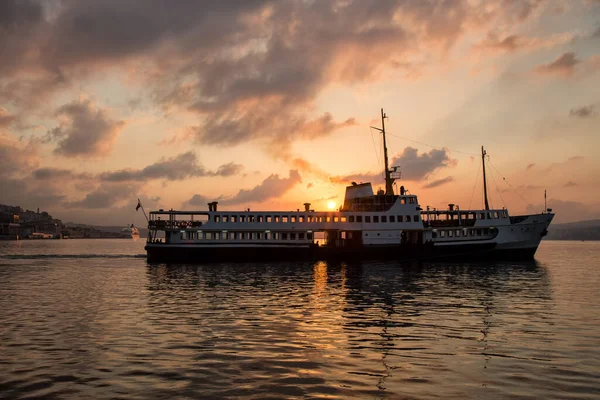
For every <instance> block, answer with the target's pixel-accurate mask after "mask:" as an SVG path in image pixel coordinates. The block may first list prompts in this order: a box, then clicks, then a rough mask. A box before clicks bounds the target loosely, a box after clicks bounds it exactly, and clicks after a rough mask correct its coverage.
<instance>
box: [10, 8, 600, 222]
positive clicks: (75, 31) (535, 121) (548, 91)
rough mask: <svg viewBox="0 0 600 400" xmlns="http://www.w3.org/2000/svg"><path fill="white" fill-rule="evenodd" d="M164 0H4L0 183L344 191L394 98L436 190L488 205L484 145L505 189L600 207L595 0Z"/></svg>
mask: <svg viewBox="0 0 600 400" xmlns="http://www.w3.org/2000/svg"><path fill="white" fill-rule="evenodd" d="M158 3H161V1H159V2H158ZM151 4H152V5H148V4H147V3H146V2H142V1H136V0H131V1H126V2H112V1H108V2H104V1H86V0H82V1H76V2H55V1H34V0H23V1H17V0H8V1H7V2H3V6H1V7H0V13H2V15H3V18H4V19H3V20H2V21H0V51H1V52H2V61H0V184H1V187H2V188H1V189H2V190H1V191H0V203H2V204H9V205H20V206H23V207H24V208H29V209H32V210H35V209H37V208H38V207H39V208H40V209H42V210H46V211H48V212H50V213H51V214H52V215H54V216H55V217H57V218H61V219H62V220H63V221H65V222H67V221H75V222H83V223H95V224H105V225H109V224H119V225H120V224H125V223H132V222H135V223H136V224H139V225H143V224H144V222H145V220H144V217H143V215H142V214H141V212H137V213H136V212H135V206H136V204H137V198H140V199H141V201H142V203H143V205H144V207H145V208H146V209H158V208H164V209H171V208H176V209H179V208H182V209H188V210H189V209H207V203H208V202H211V201H218V202H219V207H220V208H219V209H220V210H238V209H239V210H244V209H247V208H251V209H252V210H271V209H272V210H296V209H299V208H302V207H303V206H302V204H303V203H306V202H309V203H311V204H313V208H317V207H318V206H321V207H322V206H323V205H324V204H326V205H327V208H329V209H335V208H336V207H337V205H336V204H335V202H333V201H327V200H326V199H329V198H337V199H340V198H343V193H344V188H345V186H346V185H349V184H350V183H351V182H353V181H355V182H367V181H372V182H373V188H374V190H377V189H379V188H381V187H382V186H383V175H382V171H383V156H382V154H383V153H382V143H381V136H380V134H379V132H377V131H375V130H373V129H371V128H370V126H379V124H380V120H379V112H380V109H381V108H384V109H385V111H386V113H387V114H388V119H387V120H386V130H387V131H388V132H389V136H388V142H387V146H388V150H389V154H390V164H391V165H394V166H400V170H401V171H402V179H401V180H398V181H397V185H398V188H399V187H400V185H403V186H405V188H406V189H407V190H409V192H410V193H413V194H417V195H419V201H420V203H421V205H422V206H423V207H426V206H427V205H429V206H431V207H437V208H444V207H447V204H448V203H454V204H459V205H460V207H461V208H463V209H466V208H477V207H481V205H482V195H481V193H482V187H481V186H482V182H481V171H480V162H481V158H480V156H479V154H480V153H479V152H480V148H481V146H482V145H484V146H485V148H486V150H487V151H488V154H489V156H490V167H489V171H488V173H489V193H490V201H491V203H492V205H493V206H495V207H504V206H505V207H508V208H509V210H510V211H511V214H514V215H517V214H520V213H524V212H532V211H535V212H539V211H541V210H542V209H543V205H544V197H543V195H544V190H547V192H548V207H552V208H553V209H554V211H555V212H556V222H565V221H574V220H584V219H591V218H597V217H600V203H598V200H597V199H598V198H600V159H598V157H597V155H596V153H597V149H598V148H600V135H598V132H599V125H600V124H599V123H600V112H599V109H600V97H599V95H598V90H597V88H598V87H600V25H599V21H600V2H598V1H589V0H573V1H563V0H542V1H539V0H515V1H510V2H507V1H503V0H489V1H477V0H476V1H471V0H469V1H467V0H464V1H461V0H457V1H432V2H420V1H412V2H411V1H409V2H406V1H404V2H403V1H398V2H393V1H391V2H379V1H374V0H360V1H358V0H355V1H313V2H307V1H285V2H271V1H260V0H259V1H252V2H245V1H244V2H220V1H216V2H168V1H165V2H164V4H162V5H161V6H158V5H157V3H151ZM165 10H168V13H167V14H168V18H166V17H165ZM90 21H91V22H93V23H90ZM107 27H113V28H107Z"/></svg>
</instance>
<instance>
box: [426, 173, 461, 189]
mask: <svg viewBox="0 0 600 400" xmlns="http://www.w3.org/2000/svg"><path fill="white" fill-rule="evenodd" d="M450 182H454V178H453V177H451V176H447V177H445V178H442V179H437V180H435V181H431V182H429V183H428V184H426V185H425V186H423V188H425V189H432V188H434V187H438V186H442V185H445V184H446V183H450Z"/></svg>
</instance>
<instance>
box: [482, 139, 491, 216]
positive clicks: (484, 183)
mask: <svg viewBox="0 0 600 400" xmlns="http://www.w3.org/2000/svg"><path fill="white" fill-rule="evenodd" d="M486 154H487V153H486V151H485V150H484V149H483V146H481V162H482V165H483V197H484V199H485V209H486V210H489V209H490V204H489V203H488V197H487V182H486V180H485V155H486Z"/></svg>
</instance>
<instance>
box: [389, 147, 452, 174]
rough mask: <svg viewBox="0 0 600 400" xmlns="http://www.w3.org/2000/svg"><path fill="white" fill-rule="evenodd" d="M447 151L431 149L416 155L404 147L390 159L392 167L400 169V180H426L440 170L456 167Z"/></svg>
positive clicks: (414, 150) (415, 150)
mask: <svg viewBox="0 0 600 400" xmlns="http://www.w3.org/2000/svg"><path fill="white" fill-rule="evenodd" d="M456 162H457V161H456V160H454V159H452V158H451V157H450V153H449V151H448V150H447V149H445V148H444V149H432V150H430V151H429V152H428V153H422V154H418V150H417V149H415V148H413V147H405V148H404V151H403V152H402V153H401V154H400V155H398V156H396V157H394V158H393V159H392V164H391V165H394V166H399V167H401V171H402V179H405V180H407V181H418V180H421V179H425V178H427V177H428V176H429V175H430V174H431V173H433V172H434V171H437V170H439V169H441V168H446V167H452V166H454V165H456Z"/></svg>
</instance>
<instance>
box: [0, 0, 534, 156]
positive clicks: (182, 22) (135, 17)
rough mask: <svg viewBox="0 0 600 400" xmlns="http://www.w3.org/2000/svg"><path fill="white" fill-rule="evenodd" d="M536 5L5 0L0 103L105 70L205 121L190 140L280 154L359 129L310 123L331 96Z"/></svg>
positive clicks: (339, 119) (529, 0)
mask: <svg viewBox="0 0 600 400" xmlns="http://www.w3.org/2000/svg"><path fill="white" fill-rule="evenodd" d="M42 4H43V5H44V6H43V7H42ZM542 4H544V3H543V2H541V1H539V0H511V1H510V2H509V4H507V3H506V2H505V0H490V1H488V2H486V6H485V7H479V6H477V4H474V3H472V2H470V1H468V0H457V1H443V0H440V1H428V2H420V1H396V0H350V1H284V2H282V1H272V0H235V1H220V0H213V1H202V2H176V3H173V2H172V1H168V0H149V1H144V0H130V1H126V2H123V1H117V0H107V1H93V0H80V1H65V2H46V3H41V2H33V1H25V0H23V1H17V0H10V1H6V2H4V3H3V7H5V8H6V9H7V10H8V11H7V12H5V13H4V16H3V17H4V19H6V21H5V22H4V23H3V25H2V26H3V27H8V28H1V29H5V31H3V32H0V54H2V55H3V63H2V64H0V66H1V67H0V68H3V70H4V72H6V74H5V75H4V76H3V78H0V101H10V102H13V103H15V104H20V105H22V106H23V107H25V105H27V106H28V107H32V103H34V102H36V101H37V102H40V101H41V102H44V101H45V99H46V98H47V96H49V93H51V92H52V91H53V90H60V89H63V88H68V87H71V86H72V85H73V83H74V82H77V81H80V80H81V79H83V78H87V77H89V76H91V75H93V74H94V73H96V72H98V71H100V70H102V69H103V68H111V67H121V68H127V69H128V71H135V74H132V76H135V77H134V79H135V80H136V81H137V82H138V83H142V84H144V87H145V88H146V89H147V90H143V91H142V92H143V93H135V94H133V95H132V97H134V98H140V96H143V97H144V98H151V99H152V100H153V101H154V102H155V103H156V104H158V105H160V106H161V107H163V108H164V109H165V110H169V109H171V108H175V109H178V110H192V111H194V112H195V113H197V115H198V123H197V124H196V127H195V129H194V131H193V135H191V137H193V139H194V140H196V141H198V142H200V143H205V144H213V145H224V146H227V145H235V144H238V143H241V142H242V141H245V140H250V139H252V140H254V139H256V140H259V141H261V142H264V144H265V146H266V147H267V148H268V149H269V150H270V151H271V152H272V154H273V155H279V154H281V153H282V152H285V151H287V150H288V148H289V144H290V143H291V142H293V141H295V140H299V139H311V138H314V137H320V136H324V135H328V134H331V133H332V132H335V131H336V130H338V129H341V128H344V127H347V126H349V125H352V124H353V123H354V121H353V120H352V119H351V118H348V117H349V116H332V115H329V114H324V115H323V116H321V117H315V116H314V110H315V109H317V107H316V104H315V100H316V99H317V97H318V96H319V94H320V93H321V92H322V91H323V90H324V89H325V88H326V87H328V86H329V85H331V84H335V83H344V84H354V83H360V82H367V81H372V80H375V79H379V78H380V77H381V76H382V74H383V73H384V72H385V71H387V70H390V69H394V68H397V67H398V66H406V65H413V64H414V60H412V58H414V57H415V54H417V53H419V54H420V53H421V51H422V48H424V47H425V46H426V47H427V49H428V52H429V53H431V54H432V56H433V57H435V55H436V54H438V55H440V56H442V57H443V56H445V55H446V54H447V52H448V50H449V49H450V48H451V47H452V46H453V45H454V44H455V43H456V41H457V40H458V39H459V38H460V37H461V36H462V35H464V34H465V33H466V32H467V31H468V29H469V28H472V27H480V26H484V25H488V24H492V23H494V22H497V23H499V24H502V26H504V25H506V24H507V25H509V26H510V25H513V24H517V23H521V22H523V21H524V20H525V19H528V18H530V16H531V15H534V14H535V12H534V11H535V10H536V9H538V8H539V7H541V5H542ZM0 11H2V10H0ZM107 27H110V28H107ZM7 32H8V33H9V34H6V33H7ZM1 33H4V34H1ZM510 42H511V40H508V41H507V42H506V43H507V44H510ZM6 60H8V61H6ZM58 133H60V131H58ZM72 141H75V139H73V140H72ZM76 142H79V141H78V140H77V141H76ZM84 147H85V146H84ZM87 147H89V146H87ZM87 147H86V148H87ZM80 150H81V148H80V143H71V141H67V142H65V143H63V145H62V146H61V147H59V151H60V152H61V153H63V154H65V155H77V154H82V153H81V151H80ZM83 154H86V152H85V151H83ZM94 154H97V153H94Z"/></svg>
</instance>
